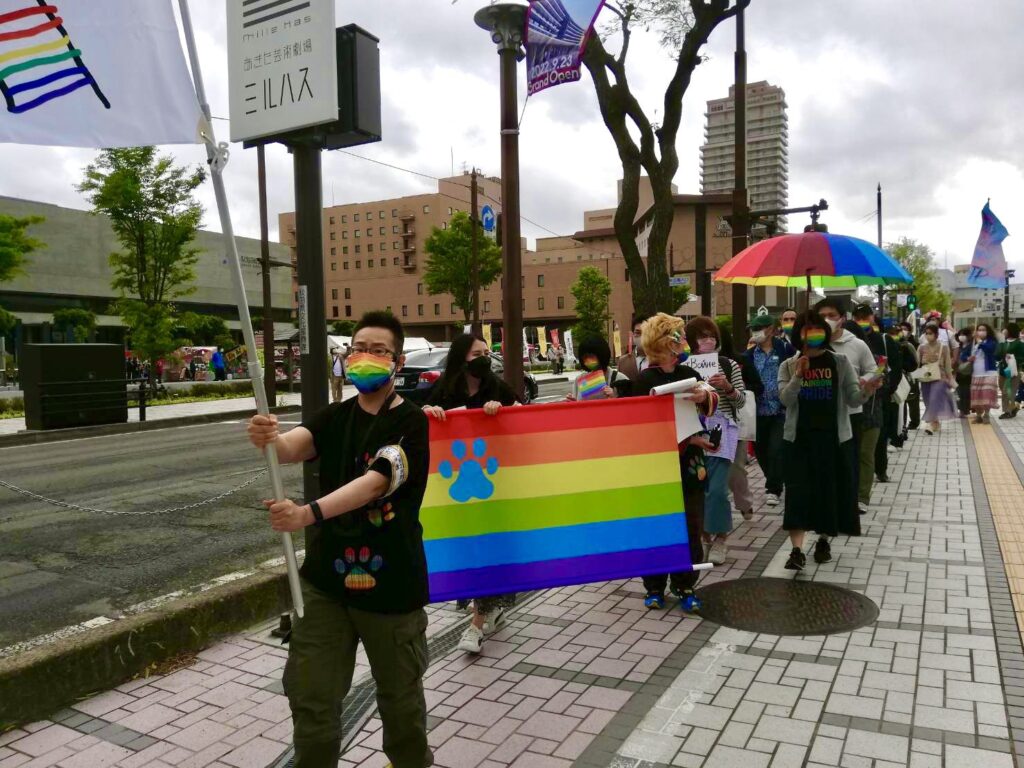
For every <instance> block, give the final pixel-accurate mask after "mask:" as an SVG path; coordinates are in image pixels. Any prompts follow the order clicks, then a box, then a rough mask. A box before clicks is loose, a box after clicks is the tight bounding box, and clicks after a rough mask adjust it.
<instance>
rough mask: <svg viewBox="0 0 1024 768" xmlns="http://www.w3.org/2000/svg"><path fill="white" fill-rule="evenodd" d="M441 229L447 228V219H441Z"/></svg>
mask: <svg viewBox="0 0 1024 768" xmlns="http://www.w3.org/2000/svg"><path fill="white" fill-rule="evenodd" d="M441 229H448V222H447V221H442V222H441Z"/></svg>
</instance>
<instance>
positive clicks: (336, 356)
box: [331, 346, 345, 403]
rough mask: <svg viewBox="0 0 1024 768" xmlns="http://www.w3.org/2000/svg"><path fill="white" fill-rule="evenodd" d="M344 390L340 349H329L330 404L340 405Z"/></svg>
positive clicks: (342, 357)
mask: <svg viewBox="0 0 1024 768" xmlns="http://www.w3.org/2000/svg"><path fill="white" fill-rule="evenodd" d="M344 388H345V356H344V355H343V354H342V352H341V348H340V347H337V346H334V347H331V402H332V403H340V402H341V396H342V394H343V393H344Z"/></svg>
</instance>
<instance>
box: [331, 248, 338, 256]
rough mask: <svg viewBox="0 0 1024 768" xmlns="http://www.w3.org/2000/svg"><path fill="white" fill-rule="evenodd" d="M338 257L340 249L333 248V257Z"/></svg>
mask: <svg viewBox="0 0 1024 768" xmlns="http://www.w3.org/2000/svg"><path fill="white" fill-rule="evenodd" d="M337 255H338V249H337V248H331V256H337Z"/></svg>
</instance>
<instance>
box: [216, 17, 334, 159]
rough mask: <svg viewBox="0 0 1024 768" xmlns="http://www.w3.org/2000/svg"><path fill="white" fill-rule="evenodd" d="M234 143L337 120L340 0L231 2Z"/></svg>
mask: <svg viewBox="0 0 1024 768" xmlns="http://www.w3.org/2000/svg"><path fill="white" fill-rule="evenodd" d="M227 7H228V84H229V90H230V103H231V140H232V141H245V140H247V139H254V138H259V137H261V136H270V135H272V134H275V133H282V132H285V131H291V130H295V129H297V128H307V127H309V126H312V125H321V124H323V123H328V122H331V121H334V120H337V119H338V65H337V45H336V41H335V32H334V0H283V1H282V0H228V3H227Z"/></svg>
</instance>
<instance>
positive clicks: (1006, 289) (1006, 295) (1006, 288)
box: [1003, 269, 1016, 328]
mask: <svg viewBox="0 0 1024 768" xmlns="http://www.w3.org/2000/svg"><path fill="white" fill-rule="evenodd" d="M1015 274H1016V273H1015V272H1014V271H1013V270H1012V269H1008V270H1006V283H1005V284H1004V285H1003V328H1005V327H1006V326H1008V325H1009V324H1010V278H1011V277H1013V276H1014V275H1015Z"/></svg>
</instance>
